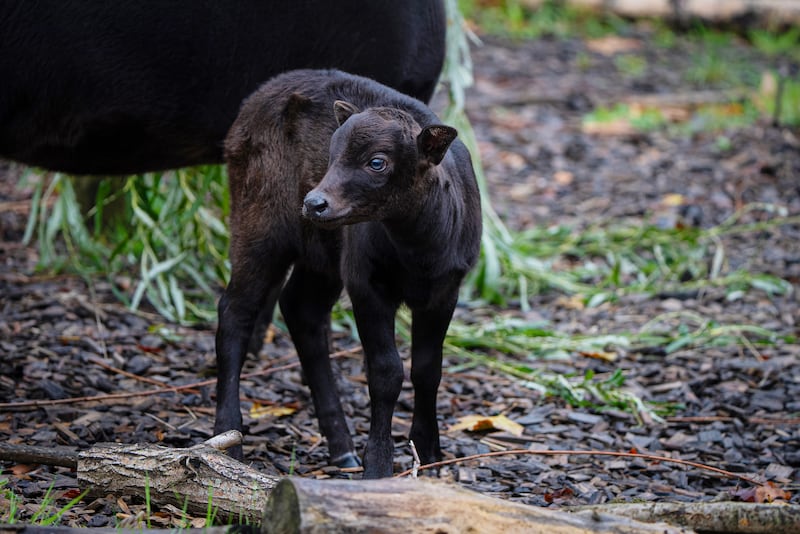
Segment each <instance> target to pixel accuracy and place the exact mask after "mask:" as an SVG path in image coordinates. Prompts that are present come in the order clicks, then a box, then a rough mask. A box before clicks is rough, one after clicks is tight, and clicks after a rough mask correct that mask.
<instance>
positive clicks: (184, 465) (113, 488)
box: [77, 431, 280, 524]
mask: <svg viewBox="0 0 800 534" xmlns="http://www.w3.org/2000/svg"><path fill="white" fill-rule="evenodd" d="M241 439H242V435H241V433H239V432H237V431H230V432H226V433H224V434H221V435H220V436H215V437H213V438H211V439H210V440H208V441H206V442H204V443H201V444H199V445H195V446H194V447H188V448H183V449H180V448H178V449H175V448H168V447H161V446H158V445H120V444H117V443H106V444H99V445H95V446H93V447H91V448H90V449H88V450H85V451H81V452H79V453H78V469H77V475H78V482H79V483H80V484H81V485H82V486H84V487H90V488H96V489H98V490H102V492H103V493H109V492H110V493H122V494H131V493H133V494H139V495H143V494H144V488H145V485H147V486H148V488H149V494H150V498H151V499H152V501H153V502H154V503H156V504H165V503H166V504H172V505H174V506H176V507H178V508H180V509H184V508H185V509H186V511H187V512H188V513H189V514H190V515H194V514H199V515H205V514H206V512H207V510H208V505H209V503H210V504H211V506H213V507H216V508H217V509H218V516H221V518H222V519H223V520H226V518H231V519H232V520H235V521H237V522H239V523H244V524H247V523H252V522H256V521H258V520H259V519H260V518H261V515H262V513H263V510H264V505H265V503H266V500H267V495H268V494H269V492H270V491H271V490H272V488H273V487H275V485H276V484H277V483H278V481H279V480H280V479H279V478H278V477H274V476H269V475H265V474H262V473H259V472H258V471H256V470H255V469H252V468H251V467H248V466H247V465H245V464H243V463H241V462H239V461H237V460H234V459H233V458H230V457H228V456H226V455H225V453H223V452H222V451H221V449H225V448H229V447H231V446H232V445H233V444H234V443H237V442H238V443H241Z"/></svg>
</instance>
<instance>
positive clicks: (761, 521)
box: [576, 501, 800, 534]
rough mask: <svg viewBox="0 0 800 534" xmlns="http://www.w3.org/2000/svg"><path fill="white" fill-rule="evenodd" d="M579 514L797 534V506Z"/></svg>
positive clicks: (751, 533) (651, 507)
mask: <svg viewBox="0 0 800 534" xmlns="http://www.w3.org/2000/svg"><path fill="white" fill-rule="evenodd" d="M576 510H580V511H579V512H577V513H578V514H583V513H594V512H596V511H601V512H606V513H609V514H614V515H620V516H625V517H630V518H631V519H635V520H637V521H645V522H655V521H665V522H668V523H670V524H672V525H682V526H686V527H691V528H693V529H695V530H698V531H702V532H729V533H731V534H736V533H748V534H770V533H773V532H800V506H798V505H792V504H777V503H776V504H756V503H748V502H733V501H722V502H692V503H679V502H674V503H673V502H652V503H619V504H602V505H597V506H580V507H578V508H576Z"/></svg>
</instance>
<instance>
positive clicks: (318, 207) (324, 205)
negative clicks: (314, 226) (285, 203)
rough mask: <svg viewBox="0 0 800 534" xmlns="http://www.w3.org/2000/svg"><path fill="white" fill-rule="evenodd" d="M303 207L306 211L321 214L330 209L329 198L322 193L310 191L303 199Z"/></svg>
mask: <svg viewBox="0 0 800 534" xmlns="http://www.w3.org/2000/svg"><path fill="white" fill-rule="evenodd" d="M303 207H304V208H305V211H306V213H309V214H313V215H321V214H322V213H324V212H325V210H326V209H328V200H327V199H326V198H325V197H324V196H322V195H319V194H311V193H309V194H308V195H306V198H305V200H304V201H303Z"/></svg>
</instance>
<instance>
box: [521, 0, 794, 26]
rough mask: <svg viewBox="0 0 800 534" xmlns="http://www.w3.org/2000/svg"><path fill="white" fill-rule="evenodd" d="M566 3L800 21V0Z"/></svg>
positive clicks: (534, 1) (659, 13)
mask: <svg viewBox="0 0 800 534" xmlns="http://www.w3.org/2000/svg"><path fill="white" fill-rule="evenodd" d="M545 1H546V0H523V4H524V5H526V6H528V7H531V8H538V7H540V6H541V5H542V4H543V3H544V2H545ZM567 3H568V4H570V5H573V6H577V7H582V8H587V9H594V10H598V11H610V12H611V13H615V14H617V15H621V16H624V17H664V18H667V19H674V20H678V21H685V20H687V19H690V18H699V19H702V20H705V21H709V22H717V23H719V22H725V23H730V22H735V21H737V20H746V19H747V18H748V17H752V16H755V17H756V18H757V19H758V20H761V21H766V22H779V23H782V24H791V23H796V22H798V21H800V3H798V2H796V1H795V0H679V1H676V0H567Z"/></svg>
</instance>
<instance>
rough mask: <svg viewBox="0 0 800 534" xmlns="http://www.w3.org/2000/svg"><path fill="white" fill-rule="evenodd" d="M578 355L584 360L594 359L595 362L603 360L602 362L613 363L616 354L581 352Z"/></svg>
mask: <svg viewBox="0 0 800 534" xmlns="http://www.w3.org/2000/svg"><path fill="white" fill-rule="evenodd" d="M578 354H580V355H581V356H585V357H586V358H594V359H595V360H603V361H604V362H613V361H616V359H617V353H616V352H606V351H604V350H591V351H589V350H582V351H579V352H578Z"/></svg>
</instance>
